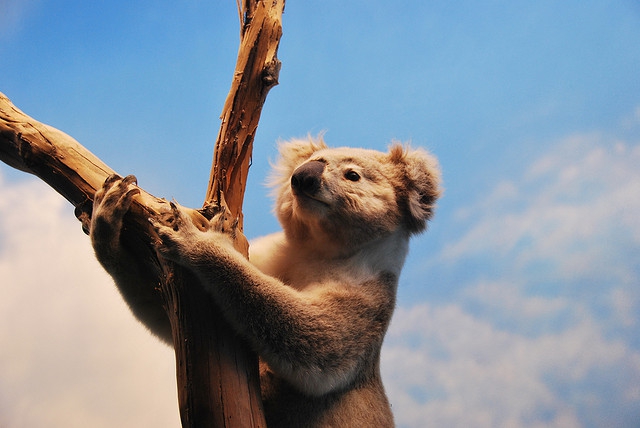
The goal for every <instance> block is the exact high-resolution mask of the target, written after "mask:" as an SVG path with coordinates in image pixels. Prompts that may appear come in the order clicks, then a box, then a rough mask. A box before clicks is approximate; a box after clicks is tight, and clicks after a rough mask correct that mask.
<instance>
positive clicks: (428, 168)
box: [388, 143, 441, 233]
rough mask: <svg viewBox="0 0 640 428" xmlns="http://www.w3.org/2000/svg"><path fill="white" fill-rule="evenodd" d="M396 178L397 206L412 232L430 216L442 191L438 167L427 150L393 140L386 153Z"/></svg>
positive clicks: (421, 228) (419, 227)
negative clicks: (404, 145)
mask: <svg viewBox="0 0 640 428" xmlns="http://www.w3.org/2000/svg"><path fill="white" fill-rule="evenodd" d="M388 157H389V160H390V161H391V165H392V167H393V168H394V174H393V176H394V177H395V178H396V180H397V183H396V186H397V187H396V189H397V198H398V206H399V207H400V209H401V210H402V211H403V212H404V213H405V218H406V222H407V223H406V227H407V229H408V230H409V232H411V233H418V232H422V231H423V230H424V229H425V228H426V226H427V220H429V219H431V217H432V216H433V212H434V209H435V206H436V200H437V199H438V197H439V196H440V194H441V189H440V167H439V166H438V161H437V160H436V158H435V157H434V156H432V155H431V154H429V153H428V152H427V151H426V150H422V149H411V148H409V147H403V146H402V144H399V143H395V144H393V145H392V146H391V147H390V148H389V153H388Z"/></svg>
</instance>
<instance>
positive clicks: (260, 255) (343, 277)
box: [249, 232, 408, 291]
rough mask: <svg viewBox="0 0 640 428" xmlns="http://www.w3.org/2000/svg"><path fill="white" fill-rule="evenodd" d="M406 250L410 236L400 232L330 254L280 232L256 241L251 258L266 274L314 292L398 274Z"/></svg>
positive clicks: (251, 247)
mask: <svg viewBox="0 0 640 428" xmlns="http://www.w3.org/2000/svg"><path fill="white" fill-rule="evenodd" d="M407 249H408V248H407V239H406V238H405V237H403V235H402V234H401V233H398V234H392V235H390V236H388V237H386V238H385V239H381V240H379V241H377V242H375V243H371V244H370V245H368V246H366V247H364V248H361V249H360V250H359V251H357V252H354V253H352V254H347V255H344V254H339V253H338V254H327V252H323V251H321V249H320V251H319V250H318V249H315V248H305V247H304V246H302V247H301V246H291V245H290V244H289V243H288V242H287V240H286V237H285V236H284V234H283V233H282V232H281V233H276V234H273V235H268V236H265V237H262V238H259V239H258V240H256V241H253V242H252V243H251V246H250V255H249V257H250V260H251V263H252V264H253V265H254V266H256V267H257V268H258V269H260V270H261V271H262V272H263V273H265V274H267V275H270V276H273V277H276V278H278V279H280V280H281V281H282V282H283V283H285V284H287V285H289V286H290V287H293V288H295V289H297V290H299V291H302V290H308V291H311V290H312V289H313V288H316V287H326V286H327V285H329V284H343V285H345V284H348V285H351V286H354V285H357V284H359V283H363V282H367V281H371V280H375V279H376V278H377V277H378V276H379V275H380V274H381V273H383V272H388V273H391V274H394V275H399V273H400V270H401V269H402V265H403V262H404V258H405V256H406V253H407Z"/></svg>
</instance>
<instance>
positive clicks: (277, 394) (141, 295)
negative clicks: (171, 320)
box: [90, 138, 440, 427]
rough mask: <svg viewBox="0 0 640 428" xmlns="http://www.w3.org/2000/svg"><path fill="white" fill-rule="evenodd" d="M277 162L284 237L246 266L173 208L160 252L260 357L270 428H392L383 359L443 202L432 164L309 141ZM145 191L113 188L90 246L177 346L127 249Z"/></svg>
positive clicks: (105, 194) (398, 150)
mask: <svg viewBox="0 0 640 428" xmlns="http://www.w3.org/2000/svg"><path fill="white" fill-rule="evenodd" d="M279 153H280V158H279V160H278V161H277V163H276V164H275V165H274V168H273V169H274V172H273V175H272V177H271V180H270V184H271V185H272V186H273V188H274V195H275V199H276V203H275V213H276V215H277V217H278V219H279V221H280V223H281V225H282V229H283V230H282V231H281V232H279V233H275V234H272V235H269V236H266V237H263V238H259V239H257V240H255V241H253V242H252V243H251V245H250V250H249V260H246V259H245V258H244V257H243V256H242V255H241V254H240V253H238V252H237V251H236V250H235V249H234V247H233V242H232V239H231V236H230V234H229V233H228V232H227V233H224V232H221V231H220V226H219V224H220V219H219V218H216V217H214V218H213V219H212V220H211V221H210V222H209V225H208V228H206V230H204V231H203V230H201V228H198V227H196V225H194V224H193V223H192V220H191V217H190V216H189V215H188V214H187V213H186V212H185V210H184V209H182V208H181V207H180V206H178V205H177V204H174V205H173V212H172V214H171V216H172V219H171V222H170V224H168V223H167V222H164V221H162V220H153V221H152V224H153V226H154V227H155V229H156V231H157V234H158V236H159V240H158V242H157V244H156V246H157V251H158V253H159V254H161V255H162V256H163V257H165V258H167V259H169V260H172V261H174V262H175V263H178V264H180V265H182V266H183V267H185V268H187V269H189V270H191V271H192V272H193V273H194V274H195V275H196V277H197V278H198V279H199V286H202V287H204V288H205V289H206V290H207V292H208V293H209V294H210V296H211V298H212V299H213V300H214V301H215V303H216V306H217V307H218V308H219V309H220V311H222V313H223V316H224V317H225V318H226V319H227V320H228V321H229V322H230V324H231V325H232V327H233V328H234V329H235V330H236V332H237V334H239V335H241V336H242V337H244V338H245V339H246V340H247V341H248V343H249V344H250V345H251V346H252V347H253V349H254V350H255V352H256V353H257V354H258V356H259V360H260V382H261V393H262V399H263V403H264V409H265V416H266V420H267V425H268V426H269V427H365V426H366V427H391V426H393V425H394V422H393V415H392V412H391V408H390V405H389V402H388V400H387V397H386V395H385V391H384V387H383V384H382V380H381V376H380V349H381V347H382V342H383V338H384V336H385V333H386V330H387V327H388V325H389V322H390V320H391V316H392V313H393V310H394V306H395V299H396V289H397V285H398V278H399V275H400V271H401V269H402V266H403V263H404V259H405V256H406V254H407V251H408V244H409V238H410V237H411V235H413V234H416V233H419V232H422V231H423V230H424V229H425V227H426V223H427V221H428V220H429V219H430V218H431V217H432V215H433V212H434V208H435V203H436V200H437V199H438V197H439V195H440V172H439V168H438V164H437V161H436V160H435V158H434V157H432V156H431V155H430V154H428V153H427V152H426V151H424V150H420V149H410V148H408V147H404V146H403V145H401V144H397V143H396V144H394V145H392V146H391V147H390V149H389V151H388V153H383V152H379V151H374V150H367V149H356V148H329V147H327V145H326V144H325V143H324V141H322V139H312V138H308V139H300V140H293V141H290V142H286V143H281V144H280V146H279ZM138 192H139V190H138V188H137V187H136V184H135V178H134V177H133V176H129V177H126V178H124V179H122V178H120V177H111V178H109V179H108V180H107V181H106V182H105V184H104V186H103V188H102V189H101V190H99V191H98V192H97V193H96V196H95V201H94V209H93V216H92V223H91V230H90V236H91V241H92V244H93V246H94V249H95V252H96V256H97V258H98V260H99V261H100V262H101V263H102V265H103V266H104V267H105V269H106V270H107V271H108V272H109V273H110V274H111V275H112V276H113V278H114V279H115V281H116V284H117V286H118V288H119V290H120V292H121V294H122V295H123V297H124V299H125V300H126V301H127V302H128V304H129V306H130V307H131V309H132V311H133V312H134V314H135V315H136V316H137V317H138V318H139V319H140V320H141V321H142V322H143V323H144V324H146V325H147V327H148V328H149V329H150V330H151V331H152V332H153V333H155V334H156V335H158V336H159V337H160V338H162V339H163V340H165V341H166V342H168V343H171V332H170V329H169V325H168V321H167V320H166V316H165V315H164V311H163V309H162V303H161V299H160V297H159V296H157V295H155V294H156V293H157V292H156V291H155V290H154V287H153V285H152V284H149V281H151V280H152V279H150V278H148V277H147V276H145V269H144V266H139V265H136V264H135V263H132V260H136V258H135V257H132V256H131V254H129V253H128V250H127V249H126V248H123V246H122V245H121V244H120V241H119V236H120V230H121V228H122V217H123V215H124V214H125V213H126V211H127V210H128V208H129V206H130V204H131V200H132V198H133V197H134V196H135V195H136V194H137V193H138Z"/></svg>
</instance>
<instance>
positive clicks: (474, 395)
mask: <svg viewBox="0 0 640 428" xmlns="http://www.w3.org/2000/svg"><path fill="white" fill-rule="evenodd" d="M638 165H640V145H638V144H637V143H629V142H623V141H619V140H616V139H614V138H606V137H603V136H599V135H578V136H572V137H570V138H567V139H564V140H562V141H559V142H558V144H557V145H556V147H555V148H554V149H553V150H552V151H551V152H549V153H543V154H541V155H540V157H539V158H538V159H534V160H532V163H531V166H530V168H529V169H528V170H526V171H524V172H523V175H522V176H521V177H512V178H510V179H509V180H505V181H503V182H502V183H498V184H496V186H495V187H494V189H493V190H492V191H490V192H488V195H487V196H486V197H484V198H482V199H481V200H479V201H477V202H476V203H472V204H471V205H470V206H468V207H464V208H461V209H460V210H459V212H458V213H457V216H456V221H457V222H458V224H460V225H467V226H466V230H465V231H464V233H463V234H462V235H461V237H460V238H459V239H457V240H454V241H453V242H452V243H451V244H449V245H447V246H446V247H445V248H444V249H443V251H442V253H441V255H440V256H439V257H437V258H436V260H435V261H433V260H432V261H429V262H428V263H427V264H428V265H429V266H430V268H431V269H443V268H442V267H441V266H442V265H446V266H448V269H460V267H461V266H462V267H463V266H466V265H468V263H469V261H473V263H472V265H473V266H474V269H475V270H474V272H476V273H479V275H478V277H477V278H475V279H473V278H472V279H467V283H465V284H462V285H456V291H455V292H454V293H453V295H449V297H442V296H440V297H439V302H441V303H438V304H436V303H433V304H421V305H417V306H415V307H412V308H399V310H398V312H397V313H396V316H395V317H394V320H393V323H392V326H391V328H390V331H389V334H388V337H387V342H386V344H385V347H384V348H383V373H384V378H385V384H386V386H387V389H388V393H389V395H390V397H391V401H392V403H393V406H394V413H395V415H396V419H397V422H398V424H399V426H403V427H421V426H438V427H458V426H460V427H467V426H473V427H538V426H540V427H541V426H544V427H599V426H608V427H633V426H636V424H637V421H638V420H640V388H639V387H638V385H640V350H639V349H638V344H637V340H636V339H635V337H636V334H637V326H638V321H639V319H638V317H639V315H640V277H639V276H638V275H639V271H638V260H637V256H638V254H640V221H638V219H640V197H639V196H640V168H638ZM478 266H479V267H478ZM463 269H464V268H463ZM460 277H461V276H460V275H459V276H457V278H460ZM437 278H438V275H437V272H436V274H435V275H433V276H432V282H433V281H437ZM432 287H436V288H437V287H442V288H443V289H446V288H447V284H440V283H438V284H432ZM447 299H449V300H447Z"/></svg>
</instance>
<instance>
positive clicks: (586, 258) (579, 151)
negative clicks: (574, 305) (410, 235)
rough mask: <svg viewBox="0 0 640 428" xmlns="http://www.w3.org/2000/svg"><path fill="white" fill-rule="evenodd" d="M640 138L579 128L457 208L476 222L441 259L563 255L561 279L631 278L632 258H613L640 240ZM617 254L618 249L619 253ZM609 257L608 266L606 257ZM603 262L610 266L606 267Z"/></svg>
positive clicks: (521, 259)
mask: <svg viewBox="0 0 640 428" xmlns="http://www.w3.org/2000/svg"><path fill="white" fill-rule="evenodd" d="M638 165H640V145H637V144H636V145H633V144H629V143H625V142H621V141H608V140H606V139H605V138H603V137H601V136H598V135H586V136H583V135H578V136H572V137H570V138H567V139H565V140H564V141H560V142H558V146H557V148H556V150H554V151H553V152H551V153H549V154H546V155H543V156H541V157H540V159H538V160H535V161H534V162H533V164H532V165H531V167H530V168H529V170H528V171H526V173H525V174H524V177H522V178H520V179H518V180H519V181H518V182H517V183H516V182H513V181H505V182H503V183H501V184H499V185H497V186H496V188H495V189H494V191H493V192H491V193H490V194H489V196H488V197H487V198H485V199H483V200H481V201H479V202H478V203H477V204H476V205H473V206H471V207H467V208H464V209H463V210H461V212H460V213H459V214H458V216H459V218H460V219H462V220H464V221H469V219H472V220H471V221H470V223H471V227H470V229H469V230H468V231H467V232H466V233H465V234H464V235H463V236H462V237H461V238H460V239H458V240H457V241H454V242H452V243H451V244H449V245H448V246H447V247H446V248H445V250H444V251H443V258H442V261H446V262H448V263H455V262H456V261H459V260H460V259H462V258H465V257H470V256H477V255H483V254H491V255H492V256H494V257H504V256H513V255H514V254H515V255H516V257H513V259H512V261H513V262H514V263H515V264H516V266H517V267H520V268H522V267H524V266H528V265H531V264H533V263H538V262H546V261H550V260H551V261H556V260H562V263H556V264H554V269H555V270H554V272H553V273H554V274H556V275H560V276H562V277H563V278H576V277H577V276H578V275H579V276H583V277H588V276H590V275H593V274H594V273H596V272H594V271H595V270H597V274H599V275H602V274H607V275H614V276H616V277H618V278H620V279H624V278H628V277H629V275H631V273H630V272H629V270H628V268H629V264H628V263H627V261H626V260H623V261H621V263H610V262H611V260H609V258H610V257H611V256H613V255H614V254H612V253H611V251H612V250H615V249H617V248H619V247H620V242H619V241H620V240H625V241H627V243H628V244H632V245H635V246H638V245H640V222H638V221H637V219H638V215H640V198H639V197H638V195H640V168H638ZM615 255H617V254H615ZM605 261H606V262H607V263H608V266H605V265H604V264H605V263H604V262H605ZM603 269H604V270H603Z"/></svg>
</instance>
